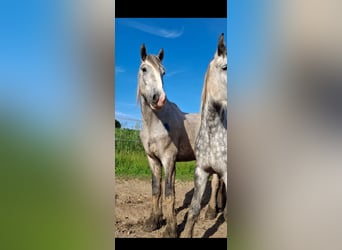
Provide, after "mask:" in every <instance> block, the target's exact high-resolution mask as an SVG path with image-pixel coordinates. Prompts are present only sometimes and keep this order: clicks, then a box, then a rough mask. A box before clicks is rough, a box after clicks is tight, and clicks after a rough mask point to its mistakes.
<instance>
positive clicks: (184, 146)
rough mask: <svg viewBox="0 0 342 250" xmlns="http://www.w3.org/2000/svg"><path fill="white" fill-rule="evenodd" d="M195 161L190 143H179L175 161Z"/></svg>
mask: <svg viewBox="0 0 342 250" xmlns="http://www.w3.org/2000/svg"><path fill="white" fill-rule="evenodd" d="M195 159H196V157H195V152H194V150H193V148H192V147H191V144H190V142H183V143H179V146H178V148H177V158H176V161H193V160H195Z"/></svg>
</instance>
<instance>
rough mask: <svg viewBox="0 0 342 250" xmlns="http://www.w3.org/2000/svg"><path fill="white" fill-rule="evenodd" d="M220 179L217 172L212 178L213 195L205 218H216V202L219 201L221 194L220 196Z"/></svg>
mask: <svg viewBox="0 0 342 250" xmlns="http://www.w3.org/2000/svg"><path fill="white" fill-rule="evenodd" d="M219 185H220V179H219V176H218V175H217V174H213V177H212V179H211V195H210V200H209V204H208V208H207V211H206V213H205V218H206V219H209V220H212V219H215V217H216V215H217V210H216V203H217V204H218V203H219V196H220V192H219V191H221V190H220V186H219Z"/></svg>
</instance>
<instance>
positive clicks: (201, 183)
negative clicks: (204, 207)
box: [181, 166, 209, 238]
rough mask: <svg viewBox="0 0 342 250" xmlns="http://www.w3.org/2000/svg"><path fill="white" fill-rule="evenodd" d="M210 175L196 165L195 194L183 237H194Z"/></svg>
mask: <svg viewBox="0 0 342 250" xmlns="http://www.w3.org/2000/svg"><path fill="white" fill-rule="evenodd" d="M208 177H209V173H207V172H205V171H204V170H203V169H201V168H199V167H198V166H196V169H195V187H194V194H193V197H192V200H191V204H190V208H189V211H188V218H187V222H186V224H185V228H184V231H183V233H182V235H181V237H182V238H192V235H193V229H194V226H195V223H196V221H197V220H198V216H199V214H200V212H201V201H202V197H203V194H204V191H205V187H206V183H207V181H208Z"/></svg>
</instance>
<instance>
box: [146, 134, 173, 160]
mask: <svg viewBox="0 0 342 250" xmlns="http://www.w3.org/2000/svg"><path fill="white" fill-rule="evenodd" d="M141 139H142V142H143V145H144V148H145V151H146V152H147V153H148V154H151V155H153V156H156V157H158V158H161V157H162V155H163V154H165V152H166V151H167V152H168V153H170V154H174V153H175V152H176V147H175V145H174V143H173V141H172V138H171V137H170V135H169V134H168V132H167V130H166V129H163V128H159V129H154V130H153V129H149V130H145V131H142V133H141Z"/></svg>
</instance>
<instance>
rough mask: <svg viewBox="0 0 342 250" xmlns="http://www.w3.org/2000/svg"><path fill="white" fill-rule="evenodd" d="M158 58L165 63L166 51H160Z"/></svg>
mask: <svg viewBox="0 0 342 250" xmlns="http://www.w3.org/2000/svg"><path fill="white" fill-rule="evenodd" d="M158 58H159V60H160V61H163V58H164V49H160V50H159V53H158Z"/></svg>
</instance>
